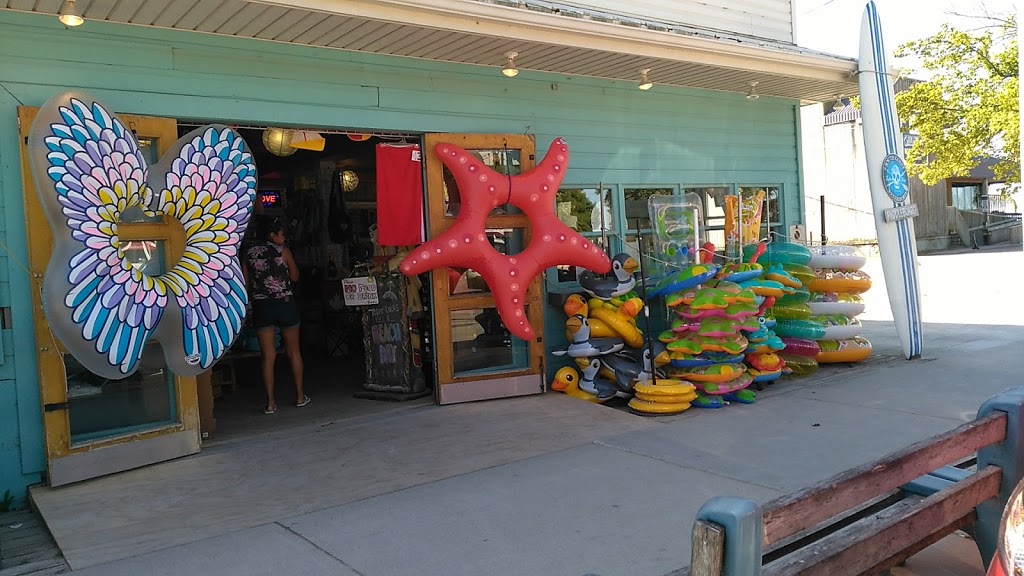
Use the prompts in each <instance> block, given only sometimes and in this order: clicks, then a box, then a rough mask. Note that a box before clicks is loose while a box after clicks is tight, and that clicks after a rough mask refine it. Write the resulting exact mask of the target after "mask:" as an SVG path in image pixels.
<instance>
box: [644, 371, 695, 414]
mask: <svg viewBox="0 0 1024 576" xmlns="http://www.w3.org/2000/svg"><path fill="white" fill-rule="evenodd" d="M696 399H697V389H696V387H695V386H694V385H693V384H691V383H689V382H687V381H685V380H675V379H667V378H658V379H657V380H641V381H640V382H637V383H636V385H635V386H634V387H633V398H631V399H630V400H629V408H630V409H631V410H633V411H634V412H638V413H640V414H650V415H667V414H679V413H680V412H683V411H685V410H687V409H689V408H690V403H691V402H693V401H694V400H696Z"/></svg>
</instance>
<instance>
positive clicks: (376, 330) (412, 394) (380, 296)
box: [355, 271, 431, 401]
mask: <svg viewBox="0 0 1024 576" xmlns="http://www.w3.org/2000/svg"><path fill="white" fill-rule="evenodd" d="M373 279H374V280H375V281H376V285H377V303H376V304H371V305H367V306H363V307H362V309H363V310H362V317H363V318H362V321H363V349H364V350H365V354H366V380H365V382H364V384H363V391H361V392H358V393H356V395H355V396H356V398H368V399H372V400H392V401H404V400H413V399H416V398H423V397H424V396H428V395H429V394H430V393H431V392H430V390H427V389H426V383H425V381H424V379H423V378H422V376H421V375H419V374H416V375H415V376H414V374H413V370H412V350H411V346H410V338H409V335H410V333H409V314H408V299H407V293H406V290H407V289H408V287H407V281H406V278H405V276H403V275H402V274H401V273H400V272H397V271H392V272H385V273H382V274H378V275H376V276H374V277H373Z"/></svg>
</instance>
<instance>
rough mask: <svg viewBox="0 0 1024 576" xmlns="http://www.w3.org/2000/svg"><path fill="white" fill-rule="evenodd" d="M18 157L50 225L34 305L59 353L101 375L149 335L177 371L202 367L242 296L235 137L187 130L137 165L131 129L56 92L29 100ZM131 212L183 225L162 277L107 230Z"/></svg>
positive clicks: (222, 345)
mask: <svg viewBox="0 0 1024 576" xmlns="http://www.w3.org/2000/svg"><path fill="white" fill-rule="evenodd" d="M29 155H30V160H31V164H32V168H33V174H34V176H35V182H36V192H37V194H38V195H39V200H40V204H41V206H42V208H43V212H44V213H45V215H46V218H47V220H48V221H49V224H50V229H51V231H52V233H53V252H52V253H51V256H50V262H49V265H48V267H47V273H46V277H45V279H44V282H43V290H42V304H43V311H44V313H45V314H46V318H47V322H48V324H49V325H50V329H51V330H52V331H53V333H54V335H55V336H56V337H57V339H58V340H60V342H61V343H62V344H63V345H64V347H65V348H66V349H67V350H68V352H69V353H71V354H72V355H73V356H74V357H75V358H76V359H77V360H78V361H79V362H81V363H82V365H83V366H85V367H86V368H88V369H89V370H90V371H92V372H93V373H95V374H97V375H99V376H102V377H105V378H111V379H116V378H123V377H125V376H128V375H130V374H132V373H133V372H134V371H135V370H136V369H137V368H138V366H139V362H140V360H141V358H142V354H143V349H144V347H145V345H146V343H147V342H149V341H150V339H153V338H155V339H157V340H159V341H160V344H161V346H162V348H163V350H164V357H165V359H166V363H167V366H168V367H169V368H170V369H171V370H172V371H173V372H174V373H176V374H178V375H182V376H191V375H196V374H198V373H200V372H203V371H204V370H206V369H207V368H209V367H210V366H211V365H213V363H214V362H216V360H217V359H218V358H219V357H220V356H221V355H223V353H224V352H225V351H226V350H227V348H228V347H229V346H230V345H231V343H232V342H233V341H234V339H235V338H236V337H237V335H238V332H239V331H240V329H241V326H242V320H243V318H244V311H245V304H246V293H245V287H244V284H243V282H242V277H241V273H240V270H239V267H238V262H237V256H238V248H239V244H240V242H241V238H242V235H243V234H244V233H245V227H246V225H247V224H248V221H249V216H250V214H251V210H252V205H253V200H254V198H255V188H256V168H255V165H254V163H253V159H252V154H251V153H250V151H249V150H248V148H247V147H246V145H245V142H244V140H242V138H241V136H239V135H238V134H237V133H236V132H234V131H233V130H231V129H229V128H226V127H223V126H206V127H203V128H199V129H197V130H196V131H194V132H192V133H190V134H188V135H187V136H185V137H184V138H182V139H181V140H179V141H178V142H177V143H176V144H175V145H174V146H173V147H172V149H171V151H170V152H169V153H168V154H167V157H166V159H165V161H163V162H161V163H160V164H158V165H156V166H154V167H152V168H149V167H147V165H146V161H145V157H144V156H143V154H142V152H141V150H140V149H139V145H138V142H137V140H136V138H135V135H134V134H133V133H132V131H131V130H128V129H126V127H125V126H124V124H123V123H122V122H121V121H120V120H118V119H117V118H116V117H115V116H113V115H111V114H110V113H109V112H107V110H106V109H105V108H104V107H103V106H102V105H101V104H99V103H98V102H96V101H95V100H94V99H92V98H90V97H88V96H85V95H80V94H78V95H73V94H61V95H58V96H56V97H54V98H52V99H51V100H50V101H49V102H47V103H46V104H45V105H44V106H43V107H42V108H41V109H40V111H39V114H38V116H37V117H36V120H35V121H34V123H33V126H32V130H31V133H30V136H29ZM154 190H158V191H159V193H158V194H155V193H154ZM156 196H158V198H155V197H156ZM154 203H155V204H157V205H156V206H154V205H153V204H154ZM132 210H134V211H135V212H136V214H145V215H149V216H157V215H159V214H160V213H161V212H162V213H164V214H166V215H168V216H169V217H171V218H176V219H177V220H178V221H180V223H181V225H182V227H183V228H184V232H185V251H184V255H183V256H182V258H181V259H180V260H179V261H178V262H177V263H175V264H173V265H172V266H170V267H169V269H166V270H165V272H164V273H162V274H156V275H150V274H148V273H147V272H146V270H145V268H146V266H145V263H142V264H139V263H133V262H131V261H130V259H129V258H127V257H126V256H127V251H128V250H131V249H133V248H137V247H139V246H142V245H143V244H136V243H132V242H123V241H121V240H120V239H119V237H118V226H119V224H120V223H121V220H122V215H123V214H125V213H126V212H128V211H132ZM172 225H173V224H172ZM147 248H148V246H147ZM155 253H156V254H159V252H158V251H157V252H155Z"/></svg>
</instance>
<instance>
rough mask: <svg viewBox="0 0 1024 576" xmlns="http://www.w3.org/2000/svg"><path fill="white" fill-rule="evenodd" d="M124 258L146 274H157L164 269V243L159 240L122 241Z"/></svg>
mask: <svg viewBox="0 0 1024 576" xmlns="http://www.w3.org/2000/svg"><path fill="white" fill-rule="evenodd" d="M121 244H122V250H123V252H124V259H125V261H126V262H128V263H129V264H131V265H132V267H133V268H136V269H138V270H140V271H141V272H142V273H143V274H146V275H148V276H159V275H160V274H162V273H163V270H164V261H165V258H164V243H163V241H161V240H131V241H127V242H122V243H121Z"/></svg>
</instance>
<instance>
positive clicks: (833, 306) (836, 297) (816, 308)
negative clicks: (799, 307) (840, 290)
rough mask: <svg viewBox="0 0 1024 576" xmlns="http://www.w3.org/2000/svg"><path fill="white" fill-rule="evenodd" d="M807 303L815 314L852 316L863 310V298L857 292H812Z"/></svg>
mask: <svg viewBox="0 0 1024 576" xmlns="http://www.w3.org/2000/svg"><path fill="white" fill-rule="evenodd" d="M807 305H808V306H809V307H810V308H811V312H812V313H813V314H814V315H815V316H827V315H830V314H842V315H843V316H851V317H853V316H857V315H859V314H861V313H862V312H864V299H863V298H861V297H860V295H859V294H836V293H835V292H812V293H811V299H810V300H808V301H807Z"/></svg>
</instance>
